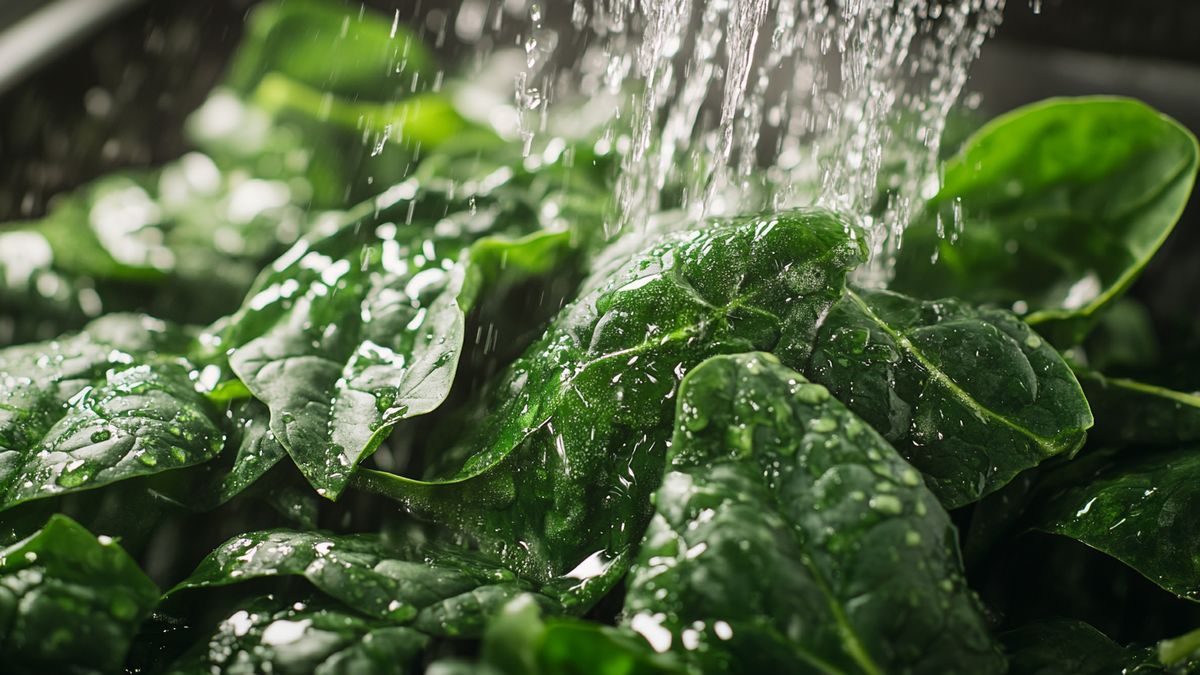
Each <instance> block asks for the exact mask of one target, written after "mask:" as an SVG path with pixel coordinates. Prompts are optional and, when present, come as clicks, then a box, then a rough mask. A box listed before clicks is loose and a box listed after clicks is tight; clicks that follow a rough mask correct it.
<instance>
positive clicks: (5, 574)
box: [0, 515, 158, 673]
mask: <svg viewBox="0 0 1200 675" xmlns="http://www.w3.org/2000/svg"><path fill="white" fill-rule="evenodd" d="M157 601H158V588H156V587H155V585H154V582H152V581H150V579H148V578H147V577H146V575H145V574H143V573H142V570H141V569H140V568H139V567H138V565H137V563H135V562H134V561H133V559H132V558H130V557H129V556H128V555H127V554H126V553H125V551H123V550H122V549H121V547H120V546H118V545H117V543H116V542H114V541H113V540H112V539H110V538H108V537H99V538H97V537H96V536H95V535H93V534H92V533H90V532H88V531H87V530H86V529H84V528H83V527H82V526H81V525H79V524H78V523H76V522H75V521H73V520H71V519H70V518H68V517H66V516H63V515H54V516H52V517H51V518H50V520H49V522H47V523H46V526H45V527H44V528H42V529H41V531H39V532H37V533H36V534H34V535H32V536H31V537H29V538H28V539H25V540H23V541H20V542H17V543H15V544H13V545H12V546H9V547H7V548H4V549H2V550H0V660H2V661H3V663H4V667H5V670H7V671H9V672H14V671H15V672H31V673H32V672H82V671H79V670H74V669H88V670H94V671H102V672H116V671H118V670H119V669H120V668H121V666H122V664H123V663H124V661H125V654H126V652H127V651H128V650H129V646H130V642H131V641H132V640H133V636H134V633H135V632H136V631H137V628H138V625H139V624H140V623H141V622H142V620H143V619H144V618H145V617H146V616H147V615H148V614H149V613H150V610H151V609H152V608H153V607H154V605H155V603H156V602H157ZM10 669H11V670H10ZM60 669H71V670H60Z"/></svg>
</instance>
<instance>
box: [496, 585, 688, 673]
mask: <svg viewBox="0 0 1200 675" xmlns="http://www.w3.org/2000/svg"><path fill="white" fill-rule="evenodd" d="M482 661H483V662H484V663H485V664H487V665H489V666H491V667H493V668H495V669H496V670H498V671H500V672H503V673H514V674H515V673H528V674H529V675H538V674H544V675H551V674H558V673H572V674H574V675H635V674H637V675H649V674H651V673H660V674H662V673H682V672H684V670H683V667H682V664H681V663H679V662H677V661H676V660H674V659H672V658H671V657H670V656H669V655H665V656H664V655H659V654H657V653H656V652H655V651H654V650H653V649H651V647H650V645H649V643H647V642H646V641H645V640H643V639H642V638H641V636H639V635H637V634H636V633H633V632H632V631H629V630H628V629H625V628H614V627H612V626H604V625H599V624H595V623H590V622H585V621H578V620H574V619H561V618H549V619H547V618H544V617H542V616H541V612H540V608H539V605H538V603H537V602H535V601H534V600H533V598H531V597H530V596H527V595H526V596H520V597H518V598H516V599H515V600H513V601H512V602H510V603H509V604H508V605H507V606H506V607H505V608H504V611H503V612H502V613H501V614H500V615H499V616H498V617H497V618H496V619H495V620H494V621H493V622H492V623H491V624H489V625H488V629H487V632H486V633H485V634H484V638H483V649H482Z"/></svg>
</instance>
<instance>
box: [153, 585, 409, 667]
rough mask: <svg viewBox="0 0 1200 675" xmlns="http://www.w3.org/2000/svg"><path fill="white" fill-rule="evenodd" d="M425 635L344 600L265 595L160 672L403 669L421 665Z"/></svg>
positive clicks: (244, 607)
mask: <svg viewBox="0 0 1200 675" xmlns="http://www.w3.org/2000/svg"><path fill="white" fill-rule="evenodd" d="M428 641H429V638H427V637H426V636H424V635H422V634H420V633H418V632H417V631H414V630H412V629H411V628H405V627H403V626H396V625H392V624H389V623H387V622H385V621H380V620H378V619H368V618H364V617H362V616H360V615H358V614H356V613H354V612H353V611H351V610H349V609H347V608H345V607H344V606H340V605H336V604H330V603H325V602H320V601H314V602H287V601H283V600H280V599H275V598H271V597H265V598H258V599H255V600H252V601H249V602H247V603H245V604H244V605H243V606H242V607H241V608H240V609H238V610H236V611H234V612H233V613H231V614H230V615H228V616H227V617H226V618H225V619H224V620H222V621H221V622H220V623H219V624H217V626H216V627H215V628H214V629H213V631H212V633H211V634H210V635H209V636H208V637H207V638H206V639H204V640H203V641H202V642H200V643H199V644H197V645H196V646H195V647H194V648H193V649H192V650H190V651H189V652H188V653H187V654H186V655H184V656H183V657H182V658H180V659H179V660H178V661H176V662H175V663H174V664H172V666H171V667H170V668H168V669H167V672H168V673H171V674H172V675H193V674H194V675H201V674H204V675H207V674H209V673H274V672H279V673H313V675H337V674H340V673H379V674H380V675H387V674H395V675H402V674H404V673H415V672H420V671H419V669H418V668H417V666H416V663H415V660H416V656H417V655H418V654H420V652H421V650H422V649H424V648H425V645H426V644H427V643H428Z"/></svg>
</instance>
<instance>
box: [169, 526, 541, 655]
mask: <svg viewBox="0 0 1200 675" xmlns="http://www.w3.org/2000/svg"><path fill="white" fill-rule="evenodd" d="M286 576H299V577H304V578H305V579H307V580H308V581H309V582H310V583H312V584H313V585H314V586H315V587H316V588H318V589H319V590H321V591H322V592H324V593H326V594H328V595H329V596H331V597H333V598H336V599H338V600H341V601H342V602H344V603H346V604H347V605H348V606H350V607H353V608H354V609H356V610H357V611H359V612H362V613H364V614H366V615H367V616H371V617H375V618H379V619H386V620H389V621H392V622H408V623H411V625H412V627H413V628H415V629H417V630H420V631H421V632H422V633H426V634H429V635H456V636H463V635H478V634H479V632H480V631H481V630H482V627H483V624H484V620H485V619H486V618H487V617H489V616H492V615H494V614H496V613H497V612H499V610H500V608H501V607H502V606H503V605H504V604H505V603H506V602H507V601H508V600H511V599H512V598H514V597H516V596H517V595H519V594H521V593H523V592H526V591H530V590H532V589H533V586H532V585H531V584H530V583H529V582H526V581H523V580H522V579H520V578H518V577H517V576H516V575H515V574H513V573H512V572H511V571H509V570H506V569H504V568H503V567H500V566H499V565H496V564H495V563H491V562H488V561H486V560H484V559H482V558H478V557H474V556H469V555H467V554H465V553H455V552H453V551H450V550H438V549H423V550H420V551H415V552H414V551H407V552H406V551H403V550H397V549H396V548H394V547H390V546H388V545H387V544H386V543H385V542H384V541H383V540H381V539H380V538H379V537H378V536H375V535H366V534H363V535H342V536H337V535H325V534H321V533H319V532H298V531H292V530H269V531H265V532H251V533H248V534H244V535H241V536H238V537H234V538H233V539H231V540H229V541H227V542H225V543H224V544H222V545H221V546H220V547H218V548H217V550H216V551H213V552H212V553H211V554H209V556H208V557H206V558H205V559H204V560H203V561H202V562H201V563H200V565H199V567H197V568H196V570H195V572H193V573H192V574H191V576H189V577H188V578H187V579H185V580H183V581H182V582H180V583H179V584H178V585H177V586H176V587H175V588H173V589H171V590H170V591H169V592H168V595H174V594H176V593H179V592H181V591H185V590H188V589H200V588H212V587H216V586H227V585H231V584H237V583H244V582H247V581H250V580H253V579H259V578H272V577H286ZM541 600H542V601H543V604H548V605H552V604H553V603H551V601H550V600H549V599H547V598H545V597H544V596H543V597H541Z"/></svg>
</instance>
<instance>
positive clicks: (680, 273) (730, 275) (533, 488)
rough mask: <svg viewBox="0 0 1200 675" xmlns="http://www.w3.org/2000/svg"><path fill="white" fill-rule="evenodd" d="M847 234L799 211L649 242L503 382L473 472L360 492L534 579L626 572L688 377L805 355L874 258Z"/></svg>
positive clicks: (470, 446) (373, 479)
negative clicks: (733, 364) (376, 495)
mask: <svg viewBox="0 0 1200 675" xmlns="http://www.w3.org/2000/svg"><path fill="white" fill-rule="evenodd" d="M847 227H848V226H847V225H846V224H845V223H844V222H843V221H841V220H840V219H838V218H837V217H835V216H833V215H832V214H830V213H827V212H823V211H796V212H788V213H782V214H778V215H774V216H769V217H768V216H764V217H756V218H747V219H742V220H735V221H732V222H727V223H713V224H711V225H710V226H709V227H707V228H706V229H704V230H702V231H700V232H696V233H690V234H686V235H682V236H677V237H674V238H671V239H668V240H666V241H664V242H662V243H659V244H657V245H655V246H652V247H651V248H649V249H648V250H646V251H644V252H642V253H641V254H638V255H636V256H634V257H633V258H631V259H630V260H628V261H627V262H625V264H624V265H622V266H621V267H620V268H619V269H617V270H616V271H614V272H612V273H611V274H606V275H605V277H604V281H603V282H602V283H599V284H596V283H593V282H590V281H589V282H585V283H584V285H585V287H591V289H592V290H590V291H587V292H585V293H584V294H583V295H582V296H580V297H579V298H578V299H577V300H576V301H575V302H574V303H572V304H571V305H570V306H568V307H566V308H564V310H563V311H562V312H561V313H560V315H559V317H558V319H557V320H556V321H555V322H554V323H553V324H552V325H551V326H550V328H549V330H548V331H547V333H546V336H545V337H544V338H542V340H541V341H540V342H538V343H537V344H535V345H533V346H532V347H531V348H530V349H529V350H528V351H527V352H526V353H525V355H524V356H523V357H521V358H520V359H518V360H517V361H516V362H515V363H514V364H513V365H512V366H511V367H510V368H509V369H508V371H507V372H506V373H505V374H504V375H503V376H502V377H501V380H500V382H499V383H498V384H497V385H496V387H495V389H494V399H493V402H492V403H491V405H490V406H489V408H490V409H491V410H492V411H493V412H492V413H491V414H490V415H489V416H488V417H487V419H486V420H485V421H484V423H483V425H482V427H481V429H480V431H479V433H478V434H473V435H471V436H470V437H468V438H467V440H466V441H465V448H466V449H467V453H468V454H467V457H466V459H465V461H464V462H462V463H461V468H458V469H457V470H456V471H455V470H453V469H452V470H451V472H450V473H449V474H448V475H447V476H446V477H445V478H443V479H440V480H434V481H418V480H413V479H409V478H402V477H400V476H395V475H390V474H385V473H380V472H364V473H362V474H360V475H361V476H362V480H361V484H363V485H364V486H365V487H367V488H368V489H371V490H375V491H379V492H381V493H383V494H386V495H389V496H392V497H394V498H397V499H399V500H401V501H402V502H403V503H404V504H405V505H406V506H407V508H409V509H410V510H412V511H414V512H416V513H419V514H422V515H424V516H426V517H428V518H431V519H433V520H434V521H436V522H438V523H440V524H442V525H444V526H446V527H449V528H451V529H454V530H459V531H461V532H463V533H466V534H468V535H470V536H471V537H472V538H474V539H476V540H477V541H478V542H479V543H480V544H481V545H482V546H483V548H484V549H485V550H488V551H490V552H492V553H493V554H495V555H497V556H499V557H500V558H501V560H503V561H505V562H506V563H508V564H510V565H513V566H514V568H516V569H518V570H519V571H521V572H523V573H526V574H529V575H531V576H533V577H535V578H543V579H545V578H551V577H555V576H559V575H561V574H565V573H567V572H568V571H569V570H572V569H573V568H575V567H576V566H577V565H581V563H582V564H583V565H582V566H583V567H590V565H588V564H587V561H589V560H596V559H598V558H599V559H604V560H607V561H608V564H609V565H612V564H614V563H615V561H619V560H620V559H621V558H622V557H624V556H625V554H626V550H627V548H628V546H629V544H630V543H631V542H632V541H635V540H636V538H637V537H638V536H640V532H641V529H642V528H643V527H644V526H645V523H646V520H647V518H648V517H649V507H648V502H647V500H648V498H649V495H650V493H651V492H652V491H653V490H654V489H655V488H657V487H658V480H659V477H660V476H661V474H662V465H663V457H664V456H665V451H666V446H667V441H668V440H669V439H670V419H671V416H672V413H673V410H674V406H673V403H672V397H673V391H674V390H675V387H676V383H677V382H678V380H679V379H680V378H682V377H683V375H684V374H685V373H686V372H687V371H688V370H689V369H690V368H691V367H692V366H694V365H695V364H697V363H699V362H700V361H702V360H704V359H705V358H707V357H709V356H712V355H714V354H720V353H729V352H742V351H753V350H763V349H774V350H776V351H778V352H780V353H785V354H788V355H789V356H792V357H794V358H798V359H803V358H805V357H806V356H807V352H808V350H809V349H810V345H811V343H812V338H813V335H814V333H815V332H816V324H817V321H818V320H819V319H820V317H821V315H822V314H823V313H824V312H825V311H826V310H827V309H828V307H829V306H830V305H831V304H832V303H833V301H834V300H835V299H836V298H837V297H838V296H839V295H840V294H841V290H842V286H843V283H844V277H845V274H846V271H847V270H848V269H849V268H850V267H851V266H853V265H854V264H856V263H857V262H858V261H859V260H860V259H861V256H862V250H861V248H860V246H859V244H858V243H856V242H853V241H851V240H850V238H849V236H848V230H847ZM517 541H519V542H522V545H521V546H514V545H513V543H514V542H517Z"/></svg>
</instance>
